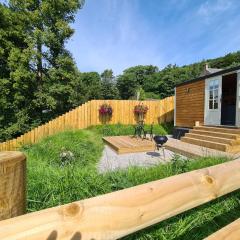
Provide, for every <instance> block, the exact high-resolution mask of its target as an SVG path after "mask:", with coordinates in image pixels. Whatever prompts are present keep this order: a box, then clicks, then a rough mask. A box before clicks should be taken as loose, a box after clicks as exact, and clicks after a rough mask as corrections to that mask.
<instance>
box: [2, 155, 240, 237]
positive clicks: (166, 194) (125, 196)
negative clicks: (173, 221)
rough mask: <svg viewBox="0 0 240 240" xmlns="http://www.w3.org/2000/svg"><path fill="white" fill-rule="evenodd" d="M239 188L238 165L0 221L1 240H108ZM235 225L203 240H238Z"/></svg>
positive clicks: (237, 225)
mask: <svg viewBox="0 0 240 240" xmlns="http://www.w3.org/2000/svg"><path fill="white" fill-rule="evenodd" d="M239 188H240V160H234V161H229V162H226V163H223V164H219V165H216V166H212V167H208V168H203V169H200V170H195V171H191V172H187V173H183V174H180V175H176V176H172V177H168V178H165V179H162V180H158V181H153V182H149V183H146V184H143V185H139V186H136V187H132V188H128V189H124V190H121V191H116V192H112V193H108V194H105V195H101V196H97V197H94V198H90V199H85V200H81V201H77V202H73V203H70V204H66V205H62V206H58V207H54V208H49V209H45V210H41V211H38V212H34V213H30V214H26V215H22V216H19V217H15V218H11V219H8V220H4V221H0V239H1V240H50V239H51V240H53V239H54V240H89V239H95V240H114V239H119V238H121V237H123V236H126V235H129V234H131V233H134V232H136V231H138V230H140V229H144V228H146V227H148V226H151V225H153V224H155V223H158V222H161V221H163V220H165V219H168V218H170V217H172V216H175V215H177V214H179V213H182V212H185V211H187V210H189V209H192V208H195V207H197V206H200V205H202V204H204V203H207V202H209V201H211V200H214V199H216V198H218V197H220V196H223V195H225V194H228V193H230V192H233V191H235V190H237V189H239ZM239 231H240V220H238V221H236V222H234V223H232V224H231V225H229V226H227V227H226V228H224V229H222V230H220V231H219V232H217V233H215V234H213V235H212V236H210V237H208V238H206V239H208V240H221V239H222V240H223V239H225V240H226V239H229V240H230V239H231V240H233V239H239V236H240V235H239Z"/></svg>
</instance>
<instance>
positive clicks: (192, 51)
mask: <svg viewBox="0 0 240 240" xmlns="http://www.w3.org/2000/svg"><path fill="white" fill-rule="evenodd" d="M239 10H240V1H239V0H86V1H85V5H84V7H83V9H81V10H79V12H78V13H77V15H76V20H75V23H74V24H73V25H72V26H73V28H74V29H75V34H74V35H73V37H72V38H71V40H69V41H68V43H67V48H68V49H69V50H70V51H71V53H72V54H73V57H74V59H75V61H76V63H77V66H78V68H79V70H80V71H82V72H84V71H97V72H100V73H101V72H102V71H103V70H104V69H110V68H111V69H113V71H114V73H115V74H116V75H117V74H120V73H121V72H122V71H123V70H124V69H126V68H128V67H131V66H135V65H149V64H152V65H156V66H158V67H159V68H160V69H162V68H163V67H165V66H166V65H168V64H177V65H180V66H181V65H186V64H190V63H193V62H197V61H200V60H203V59H209V58H215V57H219V56H223V55H225V54H227V53H229V52H233V51H237V50H239V49H240V27H239V23H240V14H239Z"/></svg>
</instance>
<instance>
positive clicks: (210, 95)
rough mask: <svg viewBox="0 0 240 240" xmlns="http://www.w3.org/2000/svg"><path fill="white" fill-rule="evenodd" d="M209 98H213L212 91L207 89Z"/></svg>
mask: <svg viewBox="0 0 240 240" xmlns="http://www.w3.org/2000/svg"><path fill="white" fill-rule="evenodd" d="M209 99H213V91H209Z"/></svg>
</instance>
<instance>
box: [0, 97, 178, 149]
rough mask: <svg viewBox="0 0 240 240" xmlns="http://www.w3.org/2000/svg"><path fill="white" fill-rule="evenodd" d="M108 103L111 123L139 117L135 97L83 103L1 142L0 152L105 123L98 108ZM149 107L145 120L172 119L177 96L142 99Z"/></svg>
mask: <svg viewBox="0 0 240 240" xmlns="http://www.w3.org/2000/svg"><path fill="white" fill-rule="evenodd" d="M104 102H106V103H109V104H110V105H111V106H112V108H113V114H112V118H110V119H109V121H108V123H110V124H117V123H122V124H135V123H136V119H137V118H136V116H135V115H134V107H135V106H136V105H137V104H139V103H142V102H141V101H136V100H92V101H89V102H86V103H84V104H82V105H81V106H79V107H77V108H75V109H73V110H71V111H69V112H67V113H65V114H63V115H62V116H59V117H57V118H55V119H53V120H51V121H49V122H48V123H45V124H43V125H41V126H39V127H37V128H34V129H32V130H31V131H29V132H27V133H25V134H23V135H21V136H20V137H18V138H16V139H12V140H9V141H5V142H3V143H0V151H4V150H15V149H17V148H18V147H19V146H21V145H23V144H31V143H35V142H37V141H39V140H40V139H42V138H43V137H46V136H50V135H53V134H54V133H57V132H60V131H64V130H67V129H82V128H87V127H89V126H92V125H99V124H103V123H104V122H106V121H107V119H106V118H104V119H103V118H100V116H99V111H98V110H99V107H100V106H101V105H102V104H103V103H104ZM143 104H144V105H146V106H148V108H149V110H148V112H147V114H146V116H145V123H146V124H151V123H152V122H154V123H155V124H156V123H164V122H171V121H173V119H174V114H173V110H174V97H168V98H165V99H162V100H158V101H143Z"/></svg>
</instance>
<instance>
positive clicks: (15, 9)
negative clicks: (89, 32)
mask: <svg viewBox="0 0 240 240" xmlns="http://www.w3.org/2000/svg"><path fill="white" fill-rule="evenodd" d="M82 5H83V1H79V0H58V1H56V0H36V1H29V0H10V1H9V5H8V6H6V5H3V4H0V6H1V8H0V11H1V12H0V13H1V14H0V16H1V17H0V18H1V23H0V27H1V28H0V34H1V36H0V41H1V43H3V46H4V49H5V50H3V51H2V50H0V68H1V70H2V75H1V78H2V79H4V81H1V85H3V90H2V91H4V93H3V97H1V100H0V104H1V105H3V104H4V103H5V102H6V101H7V102H8V105H9V104H10V103H11V106H9V108H8V107H5V110H4V109H3V110H2V112H0V124H3V125H4V128H5V129H4V132H5V133H6V132H8V133H9V132H10V134H9V135H11V136H15V135H19V134H20V133H21V132H24V131H26V130H28V129H29V128H31V126H35V125H39V124H40V123H42V122H44V121H47V120H49V119H50V118H52V117H54V116H56V115H59V114H62V113H64V112H65V111H67V110H68V109H69V108H71V107H72V104H73V101H72V99H73V96H72V95H74V89H73V86H74V82H75V81H76V78H78V77H79V74H78V70H77V68H76V66H75V63H74V61H73V59H72V57H71V54H70V53H69V52H68V51H67V50H66V49H65V43H66V41H67V40H68V39H69V38H70V37H71V36H72V34H73V32H74V31H73V29H72V28H71V27H70V24H71V23H72V22H73V21H74V15H75V13H76V11H77V10H78V9H79V8H80V7H81V6H82ZM9 36H10V37H9ZM1 46H2V44H1ZM3 74H4V76H3ZM0 91H1V90H0ZM46 110H47V112H48V114H44V112H46ZM6 116H8V117H7V118H6ZM6 119H8V120H10V121H8V122H9V125H11V127H10V126H8V125H7V124H6ZM0 134H1V133H0ZM0 138H1V137H0ZM4 138H6V137H4Z"/></svg>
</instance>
